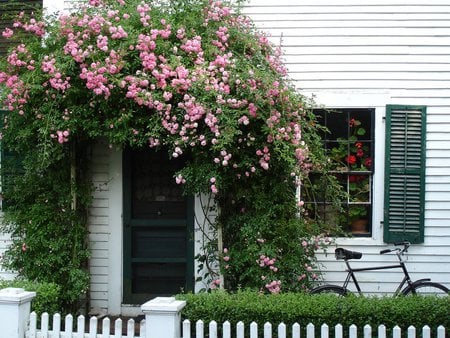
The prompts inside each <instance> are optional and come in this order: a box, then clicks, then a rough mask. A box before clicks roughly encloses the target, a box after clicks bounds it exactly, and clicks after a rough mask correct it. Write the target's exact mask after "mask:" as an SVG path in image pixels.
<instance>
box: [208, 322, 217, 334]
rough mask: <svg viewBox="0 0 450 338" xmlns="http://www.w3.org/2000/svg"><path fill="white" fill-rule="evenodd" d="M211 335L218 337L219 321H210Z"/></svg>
mask: <svg viewBox="0 0 450 338" xmlns="http://www.w3.org/2000/svg"><path fill="white" fill-rule="evenodd" d="M209 337H210V338H217V322H216V321H214V320H213V321H211V322H210V323H209Z"/></svg>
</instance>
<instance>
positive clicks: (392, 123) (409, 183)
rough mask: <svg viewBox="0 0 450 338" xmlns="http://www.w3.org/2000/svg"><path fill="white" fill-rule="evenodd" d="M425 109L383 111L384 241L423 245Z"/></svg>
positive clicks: (397, 107) (417, 107)
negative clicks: (384, 133) (384, 147)
mask: <svg viewBox="0 0 450 338" xmlns="http://www.w3.org/2000/svg"><path fill="white" fill-rule="evenodd" d="M425 127H426V107H424V106H394V105H388V106H387V107H386V162H385V163H386V164H385V193H384V241H385V242H387V243H392V242H399V241H404V240H407V241H410V242H411V243H423V240H424V210H425V208H424V204H425V129H426V128H425Z"/></svg>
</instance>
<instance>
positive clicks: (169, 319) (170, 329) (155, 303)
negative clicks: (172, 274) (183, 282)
mask: <svg viewBox="0 0 450 338" xmlns="http://www.w3.org/2000/svg"><path fill="white" fill-rule="evenodd" d="M185 305H186V301H184V300H175V298H174V297H156V298H154V299H152V300H150V301H148V302H147V303H145V304H143V305H142V306H141V309H142V312H144V314H145V326H146V327H145V332H146V337H145V338H180V337H181V335H180V327H181V310H182V309H183V308H184V307H185Z"/></svg>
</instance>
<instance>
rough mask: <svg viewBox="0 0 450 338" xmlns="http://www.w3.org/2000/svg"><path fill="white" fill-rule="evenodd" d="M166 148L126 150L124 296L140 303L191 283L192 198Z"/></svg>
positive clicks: (128, 300) (188, 288) (185, 287)
mask: <svg viewBox="0 0 450 338" xmlns="http://www.w3.org/2000/svg"><path fill="white" fill-rule="evenodd" d="M182 164H183V163H181V162H180V161H175V160H169V158H168V156H167V152H166V151H162V150H161V151H158V152H156V151H155V150H152V149H142V150H138V151H135V150H133V151H131V150H126V151H125V152H124V162H123V168H124V215H123V216H124V217H123V219H124V224H123V225H124V299H123V301H124V302H125V303H128V304H142V303H143V302H145V301H147V300H149V299H151V298H153V297H155V296H168V295H173V294H176V293H179V292H180V291H181V290H187V291H189V290H192V287H193V234H192V230H193V199H192V198H188V197H186V196H183V194H182V189H181V187H180V186H179V185H177V184H176V183H175V179H174V173H175V171H176V170H177V169H178V168H180V166H181V165H182Z"/></svg>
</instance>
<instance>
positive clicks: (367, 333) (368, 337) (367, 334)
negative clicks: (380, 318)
mask: <svg viewBox="0 0 450 338" xmlns="http://www.w3.org/2000/svg"><path fill="white" fill-rule="evenodd" d="M364 338H372V327H371V326H370V325H369V324H366V325H364Z"/></svg>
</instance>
